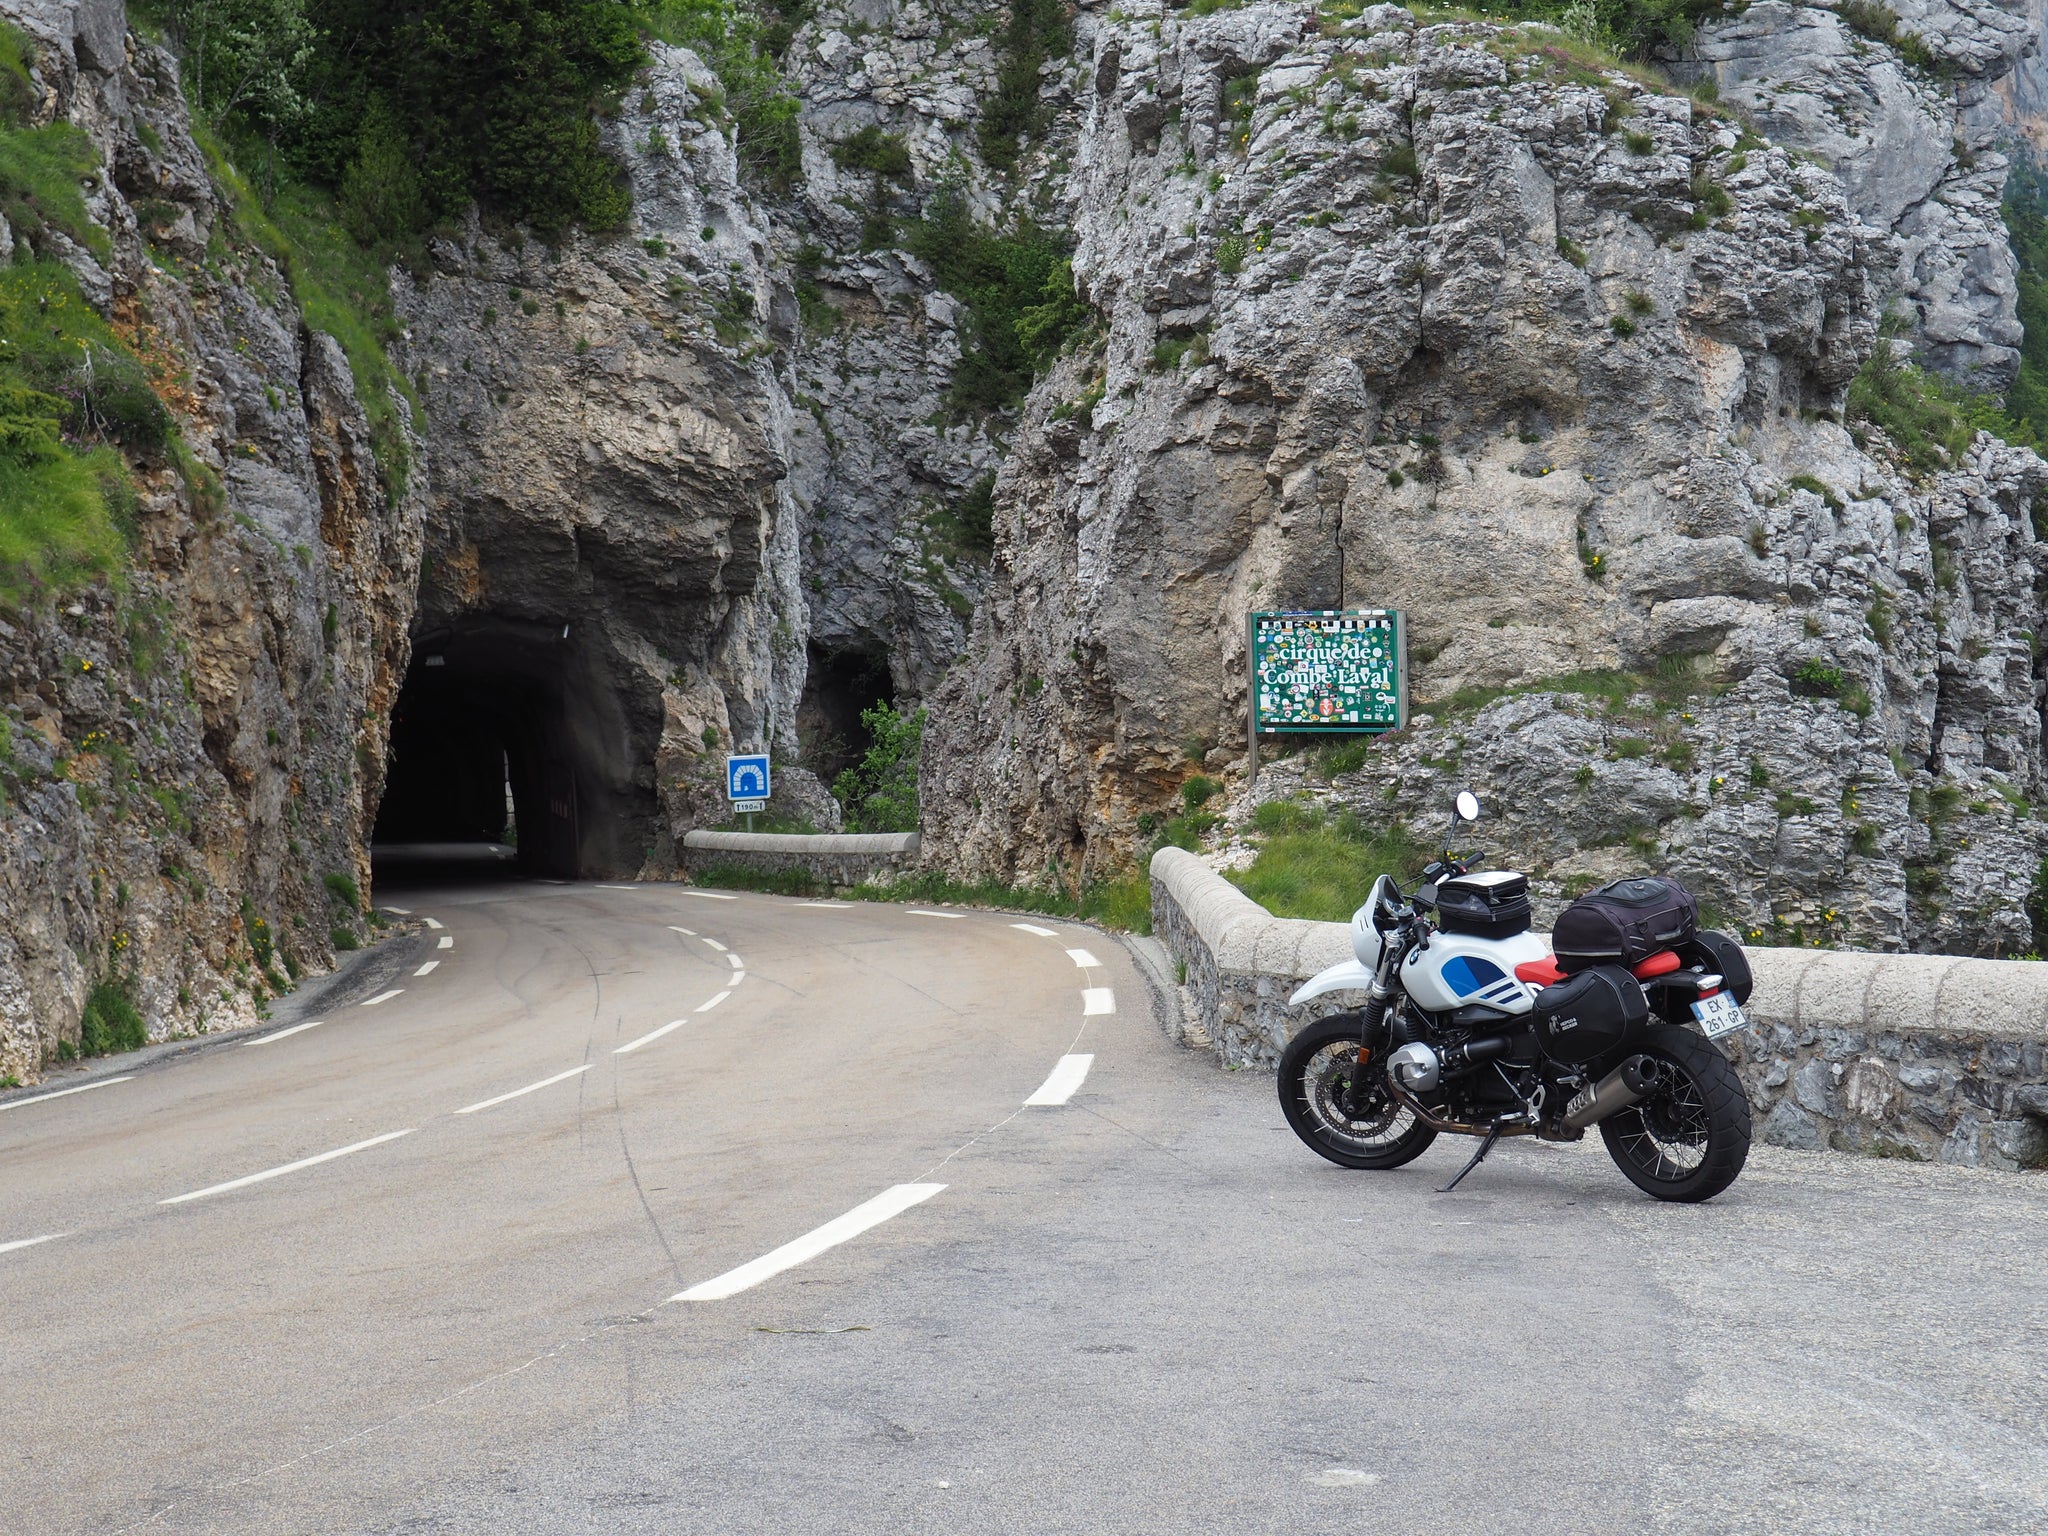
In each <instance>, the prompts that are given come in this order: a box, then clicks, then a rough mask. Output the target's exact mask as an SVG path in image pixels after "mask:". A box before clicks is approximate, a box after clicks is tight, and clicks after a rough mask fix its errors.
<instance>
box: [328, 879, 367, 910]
mask: <svg viewBox="0 0 2048 1536" xmlns="http://www.w3.org/2000/svg"><path fill="white" fill-rule="evenodd" d="M320 883H321V884H322V885H323V886H325V887H326V888H327V894H328V895H329V896H331V897H333V898H334V900H336V901H338V902H340V903H341V904H342V905H343V906H344V907H347V908H348V910H349V911H350V912H360V911H362V910H363V893H362V892H361V891H360V890H358V889H357V888H356V882H355V877H354V876H352V875H347V874H344V873H343V872H342V871H340V870H338V869H336V870H330V871H329V872H328V873H327V874H324V875H322V876H321V877H320Z"/></svg>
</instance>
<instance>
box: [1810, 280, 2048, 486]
mask: <svg viewBox="0 0 2048 1536" xmlns="http://www.w3.org/2000/svg"><path fill="white" fill-rule="evenodd" d="M1904 331H1905V322H1904V321H1903V320H1902V319H1901V318H1900V317H1898V316H1896V315H1891V316H1887V317H1886V318H1885V320H1884V322H1883V323H1882V324H1881V325H1880V326H1879V327H1878V344H1877V348H1876V350H1875V351H1873V352H1872V353H1871V354H1870V356H1869V357H1868V358H1867V359H1866V360H1865V361H1864V364H1863V366H1862V367H1861V368H1860V369H1858V370H1857V373H1856V377H1855V378H1854V379H1852V380H1851V381H1850V383H1849V406H1848V417H1849V420H1850V421H1851V422H1852V423H1860V424H1864V425H1868V426H1871V427H1875V428H1877V429H1878V430H1879V431H1881V432H1883V433H1884V435H1885V436H1886V437H1888V438H1889V439H1891V442H1892V446H1893V447H1894V448H1896V449H1897V450H1898V453H1899V457H1900V458H1901V459H1902V460H1903V461H1904V462H1905V465H1906V467H1907V468H1908V469H1910V470H1912V471H1913V472H1914V473H1916V474H1923V475H1924V474H1932V473H1934V472H1935V471H1937V470H1942V469H1947V468H1949V467H1950V466H1951V465H1953V464H1955V463H1956V462H1958V461H1959V460H1960V459H1961V458H1962V456H1963V454H1964V452H1965V451H1967V450H1968V448H1969V446H1970V444H1971V443H1972V442H1973V441H1974V440H1975V438H1976V436H1977V433H1978V431H1979V430H1983V431H1986V432H1990V433H1992V434H1993V435H1994V436H1997V437H2001V438H2003V439H2005V441H2007V442H2009V443H2017V444H2019V445H2021V446H2024V447H2031V446H2033V445H2034V442H2035V437H2034V434H2033V432H2032V430H2031V429H2030V428H2029V427H2028V426H2027V424H2026V423H2025V422H2024V421H2022V420H2018V419H2015V418H2014V417H2013V416H2011V415H2009V414H2008V413H2007V412H2006V410H2005V408H2004V407H2003V406H2002V405H2001V404H2000V403H1999V400H1998V398H1997V397H1996V396H1995V395H1988V394H1983V393H1981V392H1978V391H1975V390H1970V389H1966V388H1964V387H1963V386H1962V385H1959V384H1954V383H1951V382H1949V381H1948V380H1946V379H1942V378H1939V377H1937V376H1936V375H1934V374H1931V373H1928V372H1927V371H1925V370H1924V369H1922V368H1920V367H1918V366H1917V365H1916V364H1914V363H1911V362H1908V361H1906V360H1905V359H1904V358H1902V357H1900V356H1899V350H1900V349H1899V347H1898V346H1897V345H1896V343H1897V342H1898V341H1899V339H1900V338H1901V337H1902V336H1903V334H1904ZM1855 435H1856V436H1857V438H1858V441H1859V442H1861V440H1862V434H1861V433H1860V432H1859V433H1856V434H1855Z"/></svg>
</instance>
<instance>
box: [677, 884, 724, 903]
mask: <svg viewBox="0 0 2048 1536" xmlns="http://www.w3.org/2000/svg"><path fill="white" fill-rule="evenodd" d="M678 894H680V895H684V896H702V897H703V898H704V899H705V900H706V901H738V900H739V897H737V896H728V895H726V894H725V893H724V892H723V891H693V890H691V889H690V888H689V887H688V886H681V887H678Z"/></svg>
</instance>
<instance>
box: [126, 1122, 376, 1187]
mask: <svg viewBox="0 0 2048 1536" xmlns="http://www.w3.org/2000/svg"><path fill="white" fill-rule="evenodd" d="M411 1134H412V1131H411V1129H410V1128H408V1129H406V1130H403V1131H386V1132H385V1133H384V1134H383V1135H382V1136H372V1137H371V1138H370V1139H369V1140H368V1141H358V1142H353V1143H351V1144H350V1145H348V1146H346V1147H336V1148H335V1149H334V1150H333V1151H332V1152H321V1153H317V1154H315V1155H314V1156H312V1157H302V1158H300V1159H299V1160H298V1161H297V1162H296V1163H286V1164H285V1165H284V1166H283V1167H281V1168H266V1169H264V1170H263V1171H262V1172H261V1173H247V1174H244V1175H242V1177H241V1178H239V1179H229V1180H228V1181H227V1183H225V1184H209V1185H207V1186H206V1188H204V1189H195V1190H193V1191H192V1192H191V1193H190V1194H189V1195H173V1196H171V1198H170V1199H168V1200H159V1201H157V1204H158V1205H183V1204H184V1203H185V1202H186V1201H187V1200H204V1199H205V1198H206V1197H207V1196H208V1195H224V1194H226V1193H227V1192H228V1191H229V1190H231V1189H246V1188H248V1187H249V1186H250V1185H251V1184H261V1183H262V1182H263V1181H264V1180H266V1179H276V1178H282V1177H283V1176H284V1175H285V1174H287V1173H297V1172H298V1171H299V1170H300V1169H301V1168H311V1167H313V1166H314V1165H316V1164H318V1163H331V1162H333V1161H334V1160H335V1159H336V1158H337V1157H347V1156H348V1155H349V1154H350V1153H351V1152H363V1151H367V1150H368V1149H369V1148H371V1147H380V1146H382V1145H383V1144H384V1143H385V1142H387V1141H396V1140H398V1138H399V1137H401V1136H410V1135H411Z"/></svg>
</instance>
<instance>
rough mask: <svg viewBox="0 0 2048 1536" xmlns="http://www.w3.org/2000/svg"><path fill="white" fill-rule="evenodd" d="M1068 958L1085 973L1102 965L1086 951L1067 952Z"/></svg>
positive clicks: (1073, 950)
mask: <svg viewBox="0 0 2048 1536" xmlns="http://www.w3.org/2000/svg"><path fill="white" fill-rule="evenodd" d="M1067 958H1068V959H1069V960H1071V961H1073V962H1074V964H1076V965H1078V966H1079V967H1081V969H1082V970H1084V971H1085V970H1088V969H1090V968H1092V967H1094V966H1098V965H1100V964H1102V962H1101V961H1100V960H1098V959H1096V958H1095V957H1094V956H1093V955H1091V954H1089V953H1088V951H1087V950H1085V949H1070V950H1068V951H1067Z"/></svg>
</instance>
